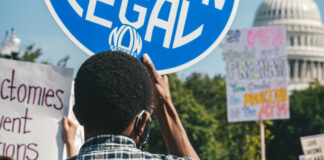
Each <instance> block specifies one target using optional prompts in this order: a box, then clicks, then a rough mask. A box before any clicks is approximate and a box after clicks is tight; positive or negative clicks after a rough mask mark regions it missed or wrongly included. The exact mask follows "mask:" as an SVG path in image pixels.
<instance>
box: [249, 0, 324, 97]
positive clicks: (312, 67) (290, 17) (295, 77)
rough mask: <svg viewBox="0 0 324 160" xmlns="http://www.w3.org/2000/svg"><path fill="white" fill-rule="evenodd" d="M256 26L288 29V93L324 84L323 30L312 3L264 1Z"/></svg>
mask: <svg viewBox="0 0 324 160" xmlns="http://www.w3.org/2000/svg"><path fill="white" fill-rule="evenodd" d="M254 26H285V27H286V29H287V53H288V61H289V91H292V90H293V89H297V90H300V89H305V88H307V87H308V86H309V83H310V82H313V81H314V80H315V79H317V80H319V82H321V83H322V84H324V26H323V24H322V19H321V14H320V11H319V9H318V7H317V5H316V3H315V2H314V1H313V0H264V1H263V3H262V4H261V5H260V7H259V9H258V11H257V13H256V16H255V20H254Z"/></svg>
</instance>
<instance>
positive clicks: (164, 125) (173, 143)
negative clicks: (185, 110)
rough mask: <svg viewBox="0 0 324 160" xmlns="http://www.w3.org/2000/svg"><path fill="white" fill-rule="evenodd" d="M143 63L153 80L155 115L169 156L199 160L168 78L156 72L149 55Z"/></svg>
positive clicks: (145, 56)
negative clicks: (175, 105) (172, 98)
mask: <svg viewBox="0 0 324 160" xmlns="http://www.w3.org/2000/svg"><path fill="white" fill-rule="evenodd" d="M143 62H144V64H145V66H146V68H147V69H148V71H149V73H150V76H151V79H152V84H153V105H154V106H155V107H156V110H155V112H154V114H155V115H156V117H157V120H158V121H159V125H160V128H161V132H162V136H163V139H164V143H165V145H166V147H167V150H168V152H169V154H172V155H175V156H178V157H191V158H194V159H196V160H199V156H198V155H197V153H196V152H195V150H194V149H193V147H192V145H191V143H190V141H189V139H188V136H187V134H186V131H185V130H184V128H183V126H182V123H181V121H180V118H179V116H178V113H177V111H176V109H175V107H174V106H173V103H172V100H171V95H170V89H169V80H168V76H167V75H162V76H161V75H160V74H159V73H158V72H157V71H156V70H155V67H154V65H153V62H152V60H151V59H150V57H149V56H148V55H147V54H144V56H143Z"/></svg>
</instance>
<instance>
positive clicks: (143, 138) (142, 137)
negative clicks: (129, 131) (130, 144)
mask: <svg viewBox="0 0 324 160" xmlns="http://www.w3.org/2000/svg"><path fill="white" fill-rule="evenodd" d="M149 108H151V111H146V110H142V111H141V113H140V114H139V115H138V117H137V120H136V123H135V126H136V127H138V124H139V121H140V120H141V119H142V116H143V114H144V113H145V112H149V113H150V119H149V121H148V122H147V124H146V125H149V124H150V123H151V115H152V113H153V111H154V106H150V107H149ZM145 130H146V132H147V133H146V134H145V133H144V134H145V135H140V136H139V137H140V141H139V142H138V145H137V148H139V149H142V147H143V146H144V145H145V144H146V143H147V141H148V138H149V133H150V128H149V126H146V127H145Z"/></svg>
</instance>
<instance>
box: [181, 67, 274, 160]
mask: <svg viewBox="0 0 324 160" xmlns="http://www.w3.org/2000/svg"><path fill="white" fill-rule="evenodd" d="M185 84H186V87H187V88H189V89H191V90H192V91H193V93H194V97H195V98H196V99H197V101H198V103H199V104H202V105H204V106H205V107H206V109H207V111H208V113H209V114H211V115H213V117H214V119H217V120H218V122H219V123H218V128H217V130H216V131H215V132H214V137H215V139H216V140H217V141H218V142H219V143H221V144H222V147H223V148H224V149H225V151H226V152H225V157H223V158H222V159H229V160H234V159H235V160H236V159H247V160H249V159H254V160H256V159H260V154H261V153H260V128H259V125H260V124H259V123H258V122H245V123H228V122H227V109H226V83H225V80H224V78H223V77H220V76H216V77H214V78H213V79H210V78H209V77H208V76H202V75H200V74H197V73H194V74H192V76H190V77H189V78H188V79H187V80H186V82H185ZM265 124H266V125H271V122H265ZM266 138H267V139H271V138H272V137H271V134H270V131H269V130H268V129H266Z"/></svg>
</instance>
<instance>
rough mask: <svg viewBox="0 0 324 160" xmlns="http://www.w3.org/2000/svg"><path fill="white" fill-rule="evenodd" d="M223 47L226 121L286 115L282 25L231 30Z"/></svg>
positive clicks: (285, 62) (284, 44)
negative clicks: (225, 72)
mask: <svg viewBox="0 0 324 160" xmlns="http://www.w3.org/2000/svg"><path fill="white" fill-rule="evenodd" d="M224 49H225V51H224V57H225V60H226V70H227V76H226V84H227V113H228V121H229V122H241V121H255V120H273V119H288V118H289V100H288V92H287V85H288V82H287V78H288V77H287V66H288V65H287V54H286V31H285V28H283V27H259V28H251V29H239V30H230V31H229V32H228V34H227V36H226V38H225V44H224Z"/></svg>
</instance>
